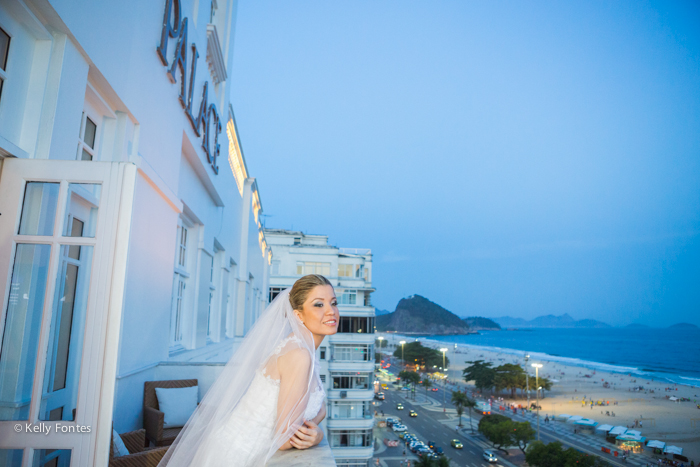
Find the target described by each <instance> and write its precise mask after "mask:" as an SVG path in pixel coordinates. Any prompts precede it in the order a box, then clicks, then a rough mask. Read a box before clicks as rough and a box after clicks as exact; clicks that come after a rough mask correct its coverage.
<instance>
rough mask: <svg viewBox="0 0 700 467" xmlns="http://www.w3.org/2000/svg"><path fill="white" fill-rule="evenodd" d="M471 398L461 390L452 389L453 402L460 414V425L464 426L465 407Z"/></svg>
mask: <svg viewBox="0 0 700 467" xmlns="http://www.w3.org/2000/svg"><path fill="white" fill-rule="evenodd" d="M468 399H469V398H468V397H467V395H466V394H464V393H463V392H460V391H452V399H451V400H452V404H453V405H454V406H455V408H456V409H457V415H459V426H462V414H463V413H464V407H465V405H466V402H467V400H468Z"/></svg>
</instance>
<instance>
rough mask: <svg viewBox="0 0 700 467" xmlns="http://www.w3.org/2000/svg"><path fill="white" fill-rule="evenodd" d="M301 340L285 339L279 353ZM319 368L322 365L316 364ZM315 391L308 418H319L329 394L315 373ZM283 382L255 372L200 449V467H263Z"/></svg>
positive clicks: (278, 349) (197, 460)
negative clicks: (223, 418)
mask: <svg viewBox="0 0 700 467" xmlns="http://www.w3.org/2000/svg"><path fill="white" fill-rule="evenodd" d="M294 340H297V341H298V339H297V338H296V337H290V338H287V339H285V340H283V341H282V342H281V343H280V344H279V345H278V346H277V349H276V350H275V353H277V354H278V353H279V352H280V350H281V349H282V347H283V346H284V345H285V344H287V343H289V342H290V341H294ZM315 367H316V368H318V367H319V362H318V361H317V362H316V365H315ZM314 383H315V388H314V389H313V391H312V392H311V395H310V398H309V402H308V404H307V406H306V411H305V412H304V419H305V420H311V419H313V418H314V417H316V416H317V415H318V413H319V411H320V410H321V408H322V406H323V401H324V399H325V397H326V393H325V391H324V390H323V385H322V384H321V379H320V378H319V376H318V373H317V372H315V374H314ZM279 392H280V381H279V380H278V379H274V378H272V377H270V376H268V375H267V374H266V369H265V368H262V369H258V370H257V371H256V372H255V376H254V378H253V382H252V383H251V385H250V387H249V388H248V391H247V392H246V394H245V395H244V396H243V398H242V399H241V400H240V402H239V403H238V406H237V407H236V409H235V410H234V411H233V413H232V414H231V416H230V417H229V418H228V420H227V421H226V422H225V423H224V424H223V426H221V427H218V428H216V429H214V430H212V432H210V434H209V436H208V437H207V438H206V440H205V441H204V442H203V443H202V445H201V446H200V449H198V453H197V456H195V458H196V461H195V462H194V463H193V466H194V465H196V466H197V467H258V466H262V465H263V462H264V459H265V455H266V454H267V452H268V450H269V449H270V445H271V443H272V439H273V434H274V430H275V423H276V421H277V399H278V397H279Z"/></svg>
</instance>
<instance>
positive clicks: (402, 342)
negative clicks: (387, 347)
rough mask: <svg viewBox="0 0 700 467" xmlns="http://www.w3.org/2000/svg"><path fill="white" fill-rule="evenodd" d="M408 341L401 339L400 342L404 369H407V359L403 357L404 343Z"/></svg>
mask: <svg viewBox="0 0 700 467" xmlns="http://www.w3.org/2000/svg"><path fill="white" fill-rule="evenodd" d="M405 343H406V341H401V342H399V344H401V362H402V363H403V369H404V371H405V370H406V360H404V359H403V345H404V344H405Z"/></svg>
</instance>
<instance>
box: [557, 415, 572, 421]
mask: <svg viewBox="0 0 700 467" xmlns="http://www.w3.org/2000/svg"><path fill="white" fill-rule="evenodd" d="M553 418H554V420H556V421H558V422H565V421H567V420H568V419H570V418H571V415H569V414H568V413H562V414H559V415H555V416H554V417H553Z"/></svg>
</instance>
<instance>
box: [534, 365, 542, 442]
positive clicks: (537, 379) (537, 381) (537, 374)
mask: <svg viewBox="0 0 700 467" xmlns="http://www.w3.org/2000/svg"><path fill="white" fill-rule="evenodd" d="M532 366H533V367H535V387H537V392H536V393H535V394H536V396H535V397H536V399H535V400H536V401H537V402H536V404H537V406H536V407H535V408H536V409H537V441H539V440H540V368H542V364H541V363H533V364H532Z"/></svg>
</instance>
